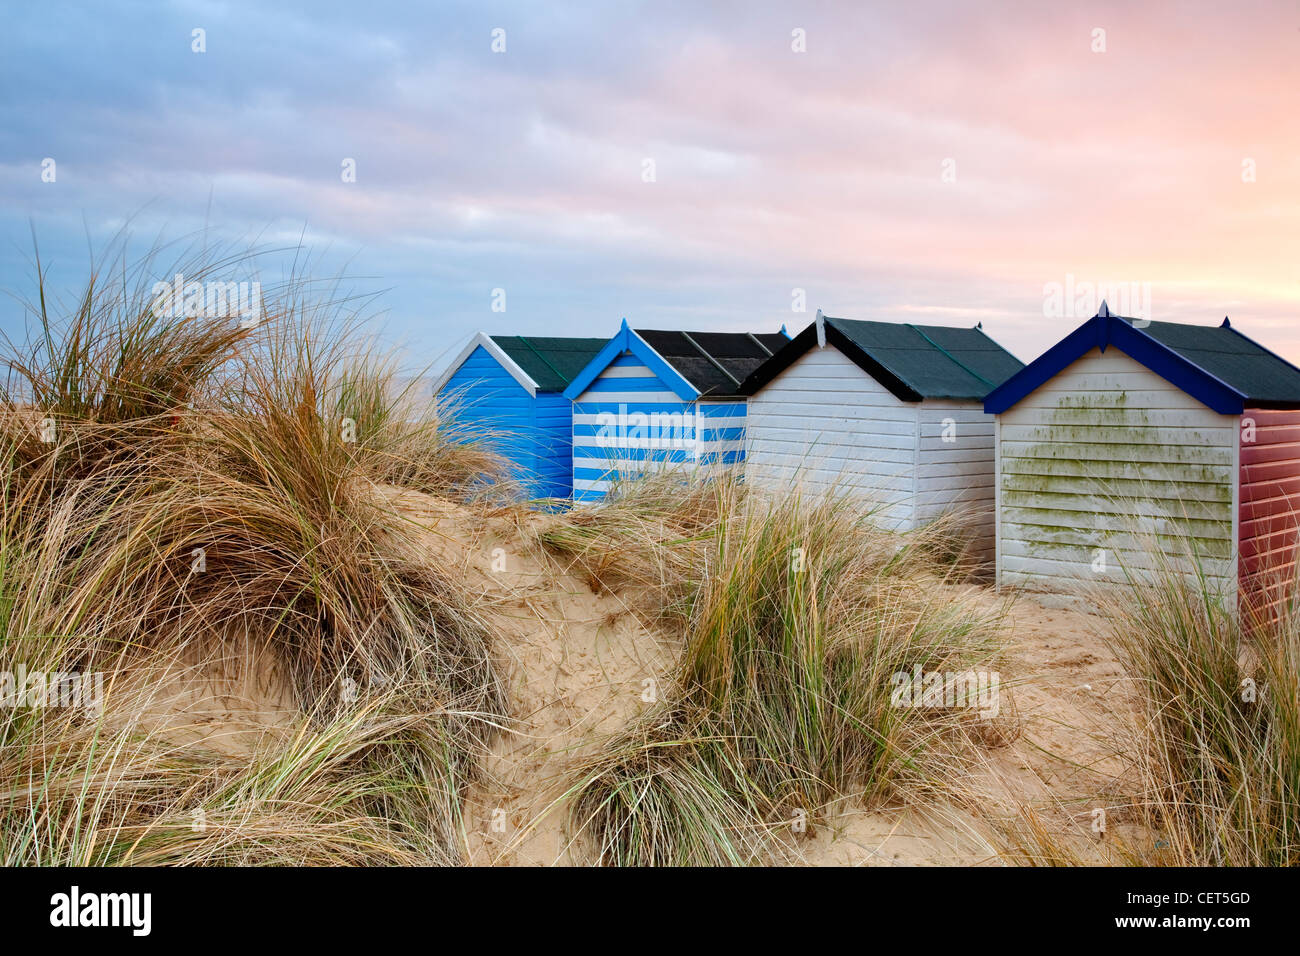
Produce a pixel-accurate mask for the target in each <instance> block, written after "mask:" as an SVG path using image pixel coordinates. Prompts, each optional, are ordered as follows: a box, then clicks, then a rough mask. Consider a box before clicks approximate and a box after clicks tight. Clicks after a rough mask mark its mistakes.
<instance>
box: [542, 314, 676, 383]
mask: <svg viewBox="0 0 1300 956" xmlns="http://www.w3.org/2000/svg"><path fill="white" fill-rule="evenodd" d="M624 352H631V353H632V354H633V355H635V356H636V357H637V358H639V359H640V360H641V361H642V362H644V363H645V365H646V366H647V367H648V368H649V369H650V370H651V371H652V372H654V373H655V374H656V375H658V376H659V378H660V379H662V380H663V382H664V384H665V385H667V386H668V387H669V388H670V389H672V390H673V393H674V394H676V395H678V396H679V397H680V398H681V399H682V401H685V402H693V401H695V399H697V398H699V397H700V393H699V390H698V389H696V388H695V386H694V385H692V384H691V383H690V382H688V381H686V379H685V378H684V377H682V375H681V374H680V373H679V372H678V371H677V370H676V369H675V368H673V367H672V366H671V365H669V364H668V363H667V362H666V361H664V358H663V356H662V355H660V354H659V353H658V352H656V351H655V350H654V349H652V348H651V347H650V345H649V343H647V342H646V341H645V339H643V338H641V336H639V335H637V334H636V333H635V332H634V331H632V329H631V328H630V327H629V326H628V324H627V319H624V320H623V325H622V327H620V328H619V330H618V334H617V335H615V336H614V337H613V338H612V339H610V340H609V341H608V342H607V343H605V347H604V348H603V349H601V350H600V354H598V355H597V356H596V357H595V358H594V359H592V360H591V361H590V362H588V363H587V367H586V368H584V369H583V370H582V371H581V372H580V373H579V374H578V377H577V378H575V379H574V380H573V381H572V382H570V383H569V387H568V388H566V389H565V390H564V397H565V398H567V399H568V400H569V401H573V400H574V399H576V398H577V397H578V396H580V395H581V394H582V393H583V392H585V391H586V390H587V386H589V385H590V384H591V383H592V382H594V381H595V380H596V379H597V378H599V377H600V373H601V372H603V371H605V369H607V368H608V367H609V366H610V365H611V364H612V363H613V361H614V360H615V359H617V358H618V357H619V356H620V355H622V354H623V353H624Z"/></svg>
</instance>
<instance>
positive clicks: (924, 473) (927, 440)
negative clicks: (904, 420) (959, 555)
mask: <svg viewBox="0 0 1300 956" xmlns="http://www.w3.org/2000/svg"><path fill="white" fill-rule="evenodd" d="M917 415H918V441H919V445H918V448H917V461H916V520H917V522H918V523H922V524H924V523H925V522H928V521H933V520H935V519H936V518H938V517H940V516H941V515H945V514H953V515H955V516H956V520H957V521H958V524H959V526H960V528H961V532H962V533H963V534H964V535H967V536H968V537H969V554H970V556H971V557H972V558H974V559H976V560H978V561H981V562H986V563H987V562H991V561H992V560H993V548H994V518H993V512H994V502H993V498H994V493H993V492H994V475H993V469H994V461H993V458H994V455H993V431H994V424H993V416H992V415H986V414H985V413H984V406H983V404H982V403H980V402H954V401H938V400H928V401H924V402H922V403H921V404H920V406H919V408H918V410H917Z"/></svg>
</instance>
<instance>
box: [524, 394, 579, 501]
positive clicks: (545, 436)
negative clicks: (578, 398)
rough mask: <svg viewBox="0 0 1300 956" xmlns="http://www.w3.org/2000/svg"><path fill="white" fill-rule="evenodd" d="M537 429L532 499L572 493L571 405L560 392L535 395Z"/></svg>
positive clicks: (534, 413) (564, 495)
mask: <svg viewBox="0 0 1300 956" xmlns="http://www.w3.org/2000/svg"><path fill="white" fill-rule="evenodd" d="M533 415H534V424H535V426H536V428H537V435H538V449H537V484H536V487H535V488H534V489H533V491H534V494H533V497H535V498H568V497H569V496H570V495H571V494H573V403H572V402H570V401H569V400H568V399H567V398H565V397H564V395H563V394H562V393H560V392H538V393H537V398H536V399H535V401H534V406H533Z"/></svg>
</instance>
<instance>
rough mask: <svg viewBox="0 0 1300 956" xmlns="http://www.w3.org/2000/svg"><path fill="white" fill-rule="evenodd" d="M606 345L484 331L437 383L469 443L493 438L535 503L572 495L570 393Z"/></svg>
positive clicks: (440, 395)
mask: <svg viewBox="0 0 1300 956" xmlns="http://www.w3.org/2000/svg"><path fill="white" fill-rule="evenodd" d="M606 341H607V340H606V339H581V338H557V337H551V336H527V337H525V336H522V335H487V334H485V333H483V332H479V333H478V334H477V335H475V336H474V338H473V339H471V340H470V343H469V344H468V345H467V346H465V348H464V350H463V351H462V352H461V353H460V355H458V356H457V357H456V359H455V360H454V361H453V362H452V363H451V364H450V365H449V366H448V367H447V368H446V370H445V371H444V372H443V373H442V374H441V375H440V376H439V377H438V378H437V379H436V380H435V381H434V383H433V394H434V396H435V398H436V399H437V400H439V401H441V402H443V403H444V404H445V405H447V406H449V407H452V408H454V410H455V419H456V422H457V424H458V426H459V427H460V430H461V433H462V434H463V435H464V436H465V437H466V438H472V439H477V440H484V439H487V440H488V443H489V444H491V445H493V446H494V447H495V448H496V450H498V451H500V452H501V453H502V454H504V455H505V456H506V457H507V458H509V459H510V460H511V461H513V462H514V463H515V465H516V469H515V477H516V478H518V479H519V481H520V482H522V484H523V486H524V488H525V490H526V493H527V494H528V496H529V497H530V498H567V497H569V494H570V493H571V492H572V490H573V485H572V481H573V404H572V403H571V402H570V401H569V399H567V398H565V397H564V389H565V387H566V386H567V385H568V384H569V383H570V382H571V381H572V380H573V378H574V376H575V375H577V374H578V373H579V372H581V371H582V370H583V369H584V368H585V367H586V366H587V364H588V363H589V362H590V361H591V360H592V358H594V357H595V355H596V354H597V353H598V352H599V351H600V350H601V348H602V347H603V346H604V345H605V343H606Z"/></svg>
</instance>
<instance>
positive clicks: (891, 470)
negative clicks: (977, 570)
mask: <svg viewBox="0 0 1300 956" xmlns="http://www.w3.org/2000/svg"><path fill="white" fill-rule="evenodd" d="M1022 367H1023V365H1022V363H1021V362H1020V361H1019V360H1018V359H1017V358H1016V357H1015V356H1013V355H1012V354H1011V353H1010V352H1008V351H1007V350H1006V349H1004V348H1002V346H1000V345H998V344H997V343H996V342H994V341H993V340H992V339H991V338H989V337H988V336H987V335H985V334H984V332H983V330H982V329H980V328H979V327H978V326H976V327H975V328H964V329H963V328H949V327H946V326H931V325H910V324H905V323H897V322H869V321H858V320H853V319H838V318H832V317H830V316H825V315H823V314H822V313H821V311H820V310H818V312H817V320H816V321H815V322H814V323H813V324H811V325H810V326H808V328H806V329H804V330H803V331H802V332H800V333H799V334H798V335H796V336H795V337H794V339H792V340H791V342H790V343H789V344H788V345H787V346H785V348H783V349H781V351H780V352H778V353H777V354H776V355H775V356H773V358H772V359H770V360H769V361H768V362H766V363H765V364H764V365H763V366H762V367H761V368H759V369H758V370H757V371H756V372H755V373H754V374H753V375H752V376H750V378H749V379H748V380H747V381H746V382H745V383H744V389H745V390H746V391H748V392H749V393H750V399H749V416H748V426H747V429H746V438H745V447H746V462H745V480H746V481H747V482H751V483H754V484H757V485H763V486H766V487H775V488H784V487H789V488H793V487H796V486H798V487H800V488H803V489H806V490H807V491H809V492H812V493H820V492H825V491H827V490H829V489H834V490H835V491H836V492H838V493H842V494H846V495H855V496H858V497H861V498H862V499H863V501H864V504H865V505H866V506H867V507H869V508H872V509H875V515H874V517H875V519H876V520H877V521H878V522H879V523H880V524H882V525H883V526H885V527H889V528H893V529H897V530H906V529H910V528H914V527H916V526H918V525H919V524H922V523H924V522H927V521H931V520H933V519H934V518H936V517H938V516H939V515H940V514H942V513H944V512H946V511H960V512H962V513H963V514H964V516H965V518H966V521H967V522H968V524H969V525H970V526H971V530H972V531H973V535H972V538H973V540H972V541H971V545H972V551H973V552H974V553H976V554H977V555H978V556H979V557H985V558H991V557H992V552H993V464H994V463H993V420H992V418H991V417H990V416H988V415H986V414H985V413H984V407H983V404H982V403H983V400H984V396H985V395H986V394H988V392H989V391H991V390H992V389H993V388H994V386H996V385H998V384H1000V383H1001V382H1003V381H1004V380H1005V379H1006V378H1007V377H1008V376H1010V375H1012V374H1013V373H1015V372H1017V371H1019V370H1020V369H1021V368H1022Z"/></svg>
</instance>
